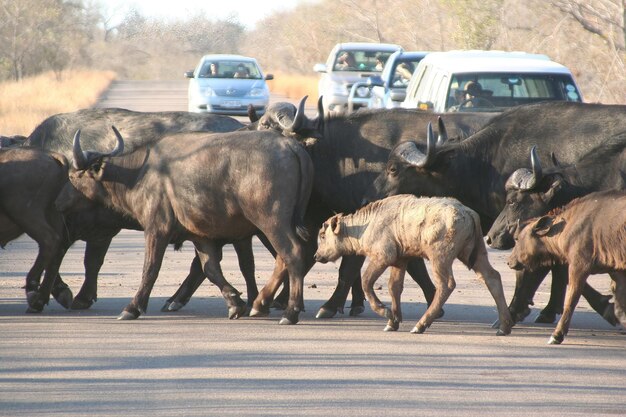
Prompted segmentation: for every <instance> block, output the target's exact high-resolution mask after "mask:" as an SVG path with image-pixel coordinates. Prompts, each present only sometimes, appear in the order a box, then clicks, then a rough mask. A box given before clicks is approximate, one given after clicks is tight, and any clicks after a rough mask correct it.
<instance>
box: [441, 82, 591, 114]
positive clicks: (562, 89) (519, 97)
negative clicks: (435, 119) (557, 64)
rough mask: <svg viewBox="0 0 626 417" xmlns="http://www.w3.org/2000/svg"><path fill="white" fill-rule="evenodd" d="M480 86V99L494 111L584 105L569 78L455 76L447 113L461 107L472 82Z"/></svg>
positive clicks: (449, 93)
mask: <svg viewBox="0 0 626 417" xmlns="http://www.w3.org/2000/svg"><path fill="white" fill-rule="evenodd" d="M470 81H471V82H473V83H478V85H479V91H480V93H479V95H480V97H482V98H485V99H487V100H488V104H489V105H490V106H491V107H496V108H498V107H511V106H517V105H520V104H528V103H535V102H538V101H545V100H565V101H581V97H580V94H579V92H578V90H577V89H576V86H575V84H574V82H573V81H572V78H571V77H570V76H569V75H567V74H523V73H489V74H475V73H474V74H458V75H453V77H452V81H451V83H450V88H449V91H448V100H447V103H446V109H450V108H452V107H453V106H456V105H458V104H460V103H461V102H462V101H463V99H464V98H465V96H464V93H462V92H463V91H464V90H465V88H466V85H468V83H469V82H470Z"/></svg>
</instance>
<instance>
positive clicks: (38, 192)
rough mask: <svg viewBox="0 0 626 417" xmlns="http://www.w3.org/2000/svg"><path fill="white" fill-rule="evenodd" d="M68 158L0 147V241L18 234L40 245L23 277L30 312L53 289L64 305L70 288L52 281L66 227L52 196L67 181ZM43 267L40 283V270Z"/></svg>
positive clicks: (28, 149)
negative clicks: (24, 277)
mask: <svg viewBox="0 0 626 417" xmlns="http://www.w3.org/2000/svg"><path fill="white" fill-rule="evenodd" d="M67 173H68V163H67V159H66V158H65V157H64V156H63V155H60V154H57V153H55V152H45V151H42V150H39V149H34V148H23V147H15V148H6V149H0V246H2V247H4V246H5V245H6V244H7V243H8V242H10V241H12V240H13V239H16V238H18V237H19V236H20V235H22V234H23V233H26V234H27V235H28V236H30V237H31V238H32V239H33V240H34V241H35V242H37V245H38V246H39V252H38V254H37V258H36V260H35V263H34V265H33V267H32V268H31V269H30V271H29V272H28V274H27V276H26V287H25V288H26V297H27V299H28V302H29V305H30V308H29V311H31V312H39V311H41V310H42V309H43V307H44V305H45V304H46V303H47V302H48V299H49V298H50V293H51V292H53V293H54V294H55V296H56V297H57V298H58V299H59V302H61V304H63V305H64V306H65V307H69V305H70V303H71V298H72V297H71V292H70V291H69V290H68V288H67V287H66V286H63V285H62V284H59V285H56V286H55V287H54V289H53V285H54V283H55V280H56V278H57V274H58V270H59V265H60V259H61V257H62V256H63V252H64V250H63V245H62V242H63V239H64V238H65V226H64V223H63V216H62V215H61V213H60V212H59V211H57V210H56V208H55V207H54V201H55V198H56V196H57V194H58V193H59V192H60V191H61V188H62V187H63V186H64V185H65V183H66V182H67V178H68V177H67V175H68V174H67ZM44 270H45V271H46V272H45V276H44V280H43V282H42V283H41V286H40V279H41V274H42V273H43V271H44Z"/></svg>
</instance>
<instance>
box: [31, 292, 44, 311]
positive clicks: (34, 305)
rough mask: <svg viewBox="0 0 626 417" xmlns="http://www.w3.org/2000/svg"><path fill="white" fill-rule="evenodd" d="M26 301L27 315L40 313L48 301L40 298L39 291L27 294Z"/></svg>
mask: <svg viewBox="0 0 626 417" xmlns="http://www.w3.org/2000/svg"><path fill="white" fill-rule="evenodd" d="M26 301H27V302H28V310H26V312H27V313H41V312H42V311H43V308H44V306H45V305H46V304H48V301H47V300H44V297H42V295H41V293H40V292H39V291H29V292H27V293H26ZM31 310H32V311H31Z"/></svg>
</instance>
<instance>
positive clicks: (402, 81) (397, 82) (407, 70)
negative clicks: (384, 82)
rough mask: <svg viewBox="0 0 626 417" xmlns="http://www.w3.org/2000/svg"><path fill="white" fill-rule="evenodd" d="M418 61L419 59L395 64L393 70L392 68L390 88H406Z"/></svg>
mask: <svg viewBox="0 0 626 417" xmlns="http://www.w3.org/2000/svg"><path fill="white" fill-rule="evenodd" d="M420 60H421V58H420V59H415V60H405V61H399V62H397V63H396V64H395V66H394V68H392V71H393V79H392V80H391V86H392V87H393V88H406V87H407V86H408V85H409V81H410V80H411V76H412V75H413V73H414V72H415V68H416V67H417V64H418V63H419V62H420Z"/></svg>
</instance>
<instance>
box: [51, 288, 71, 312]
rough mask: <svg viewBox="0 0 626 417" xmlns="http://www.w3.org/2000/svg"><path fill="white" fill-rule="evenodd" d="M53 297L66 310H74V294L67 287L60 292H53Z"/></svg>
mask: <svg viewBox="0 0 626 417" xmlns="http://www.w3.org/2000/svg"><path fill="white" fill-rule="evenodd" d="M52 296H53V297H54V299H55V300H57V303H59V304H61V305H62V306H63V307H64V308H66V309H68V310H69V309H70V308H72V302H73V300H74V294H72V290H70V289H69V288H67V287H65V288H62V289H61V290H59V291H55V290H52Z"/></svg>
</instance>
